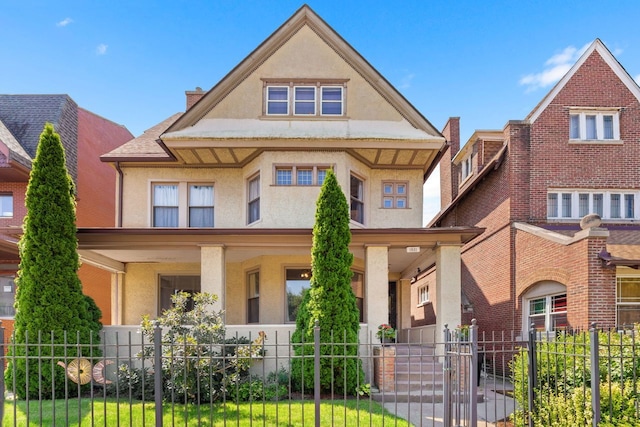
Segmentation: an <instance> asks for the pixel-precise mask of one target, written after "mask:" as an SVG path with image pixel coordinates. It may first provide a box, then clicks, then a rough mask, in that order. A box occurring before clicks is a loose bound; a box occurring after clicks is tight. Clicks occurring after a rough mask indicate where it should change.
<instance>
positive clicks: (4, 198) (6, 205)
mask: <svg viewBox="0 0 640 427" xmlns="http://www.w3.org/2000/svg"><path fill="white" fill-rule="evenodd" d="M11 217H13V194H0V218H11Z"/></svg>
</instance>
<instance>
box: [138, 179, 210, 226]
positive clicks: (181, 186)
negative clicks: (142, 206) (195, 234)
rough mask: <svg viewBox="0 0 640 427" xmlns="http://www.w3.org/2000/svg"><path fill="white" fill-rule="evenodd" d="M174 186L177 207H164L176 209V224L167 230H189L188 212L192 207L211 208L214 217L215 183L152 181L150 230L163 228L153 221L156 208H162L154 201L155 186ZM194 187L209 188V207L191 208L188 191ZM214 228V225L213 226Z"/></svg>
mask: <svg viewBox="0 0 640 427" xmlns="http://www.w3.org/2000/svg"><path fill="white" fill-rule="evenodd" d="M163 185H164V186H167V185H168V186H174V187H175V188H176V191H177V193H178V194H177V197H178V201H177V205H171V206H166V207H176V208H178V223H177V224H176V225H175V226H174V225H171V226H169V228H174V227H175V228H190V227H191V224H190V210H191V208H192V207H208V208H211V209H212V210H213V213H214V215H215V183H213V182H211V181H203V182H197V181H152V182H151V186H150V195H151V197H150V199H151V202H150V204H151V214H150V218H149V224H150V226H151V227H152V228H163V227H161V226H157V225H156V221H155V211H156V208H157V207H162V206H160V205H156V200H155V191H156V190H155V188H156V187H157V186H163ZM195 185H199V186H205V187H211V191H212V194H211V199H212V204H211V205H207V206H191V200H190V191H191V187H192V186H195ZM214 221H215V216H214ZM213 226H215V223H214V225H213ZM213 226H211V227H197V228H212V227H213Z"/></svg>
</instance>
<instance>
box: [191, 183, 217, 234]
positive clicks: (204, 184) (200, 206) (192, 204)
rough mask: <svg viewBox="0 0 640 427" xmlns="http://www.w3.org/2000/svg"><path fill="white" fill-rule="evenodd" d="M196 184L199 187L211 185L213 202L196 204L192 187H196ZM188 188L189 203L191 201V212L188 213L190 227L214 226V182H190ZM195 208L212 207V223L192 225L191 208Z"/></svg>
mask: <svg viewBox="0 0 640 427" xmlns="http://www.w3.org/2000/svg"><path fill="white" fill-rule="evenodd" d="M195 186H199V187H211V204H206V205H205V204H194V202H193V201H192V200H191V188H192V187H195ZM187 190H188V192H189V193H188V194H189V197H188V203H189V213H188V222H189V228H191V227H197V228H213V227H214V225H215V188H214V186H213V184H211V183H193V182H191V183H189V184H188V186H187ZM192 208H193V209H211V225H207V226H201V225H199V226H196V225H192V224H191V210H192Z"/></svg>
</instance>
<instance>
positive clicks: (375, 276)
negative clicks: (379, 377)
mask: <svg viewBox="0 0 640 427" xmlns="http://www.w3.org/2000/svg"><path fill="white" fill-rule="evenodd" d="M364 272H365V273H364V274H365V283H366V286H367V289H366V294H365V299H366V308H365V313H366V314H367V324H368V325H369V333H371V334H372V335H373V337H374V339H375V333H376V332H377V330H378V325H381V324H383V323H389V248H388V247H387V246H386V245H385V246H383V245H377V246H375V245H373V246H366V247H365V268H364Z"/></svg>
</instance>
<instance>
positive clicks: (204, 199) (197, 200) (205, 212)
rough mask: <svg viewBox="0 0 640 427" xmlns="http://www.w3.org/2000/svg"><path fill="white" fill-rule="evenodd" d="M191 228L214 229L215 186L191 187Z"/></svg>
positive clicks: (199, 185) (194, 185) (195, 185)
mask: <svg viewBox="0 0 640 427" xmlns="http://www.w3.org/2000/svg"><path fill="white" fill-rule="evenodd" d="M189 227H213V185H201V184H191V185H189Z"/></svg>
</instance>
